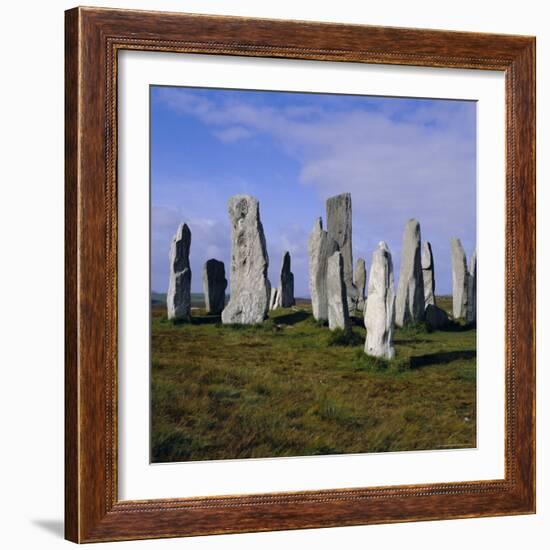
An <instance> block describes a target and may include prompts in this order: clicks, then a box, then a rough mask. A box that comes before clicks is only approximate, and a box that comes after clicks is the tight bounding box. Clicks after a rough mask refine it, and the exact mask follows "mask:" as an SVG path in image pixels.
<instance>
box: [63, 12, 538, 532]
mask: <svg viewBox="0 0 550 550" xmlns="http://www.w3.org/2000/svg"><path fill="white" fill-rule="evenodd" d="M65 48H66V49H65V51H66V183H65V185H66V402H65V407H66V425H65V430H66V499H65V502H66V512H65V518H66V519H65V522H66V538H67V539H69V540H72V541H74V542H99V541H115V540H128V539H146V538H159V537H178V536H189V535H206V534H215V533H238V532H247V531H267V530H280V529H300V528H315V527H330V526H344V525H360V524H371V523H388V522H403V521H417V520H434V519H452V518H468V517H482V516H496V515H512V514H528V513H534V511H535V407H534V398H535V39H534V38H533V37H526V36H511V35H494V34H479V33H464V32H460V33H459V32H451V31H433V30H420V29H404V28H390V27H371V26H359V25H340V24H325V23H311V22H299V21H282V20H261V19H249V18H238V17H218V16H203V15H187V14H176V13H160V12H140V11H125V10H112V9H100V8H75V9H72V10H69V11H67V12H66V42H65Z"/></svg>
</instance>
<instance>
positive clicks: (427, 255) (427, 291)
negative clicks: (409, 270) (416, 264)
mask: <svg viewBox="0 0 550 550" xmlns="http://www.w3.org/2000/svg"><path fill="white" fill-rule="evenodd" d="M422 278H423V280H424V307H428V306H429V305H430V304H431V305H432V306H435V276H434V257H433V254H432V245H431V244H430V243H429V242H425V243H423V244H422Z"/></svg>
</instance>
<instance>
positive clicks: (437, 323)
mask: <svg viewBox="0 0 550 550" xmlns="http://www.w3.org/2000/svg"><path fill="white" fill-rule="evenodd" d="M424 318H425V320H426V323H427V325H428V326H429V327H431V328H435V329H439V328H443V327H445V326H447V325H448V324H449V316H448V315H447V312H446V311H444V310H443V309H441V308H440V307H437V306H436V305H434V304H428V305H427V306H426V311H425V312H424Z"/></svg>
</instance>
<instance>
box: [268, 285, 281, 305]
mask: <svg viewBox="0 0 550 550" xmlns="http://www.w3.org/2000/svg"><path fill="white" fill-rule="evenodd" d="M278 298H279V289H278V288H275V287H271V295H270V298H269V309H270V310H271V309H275V308H276V307H279V306H278V305H277V302H278Z"/></svg>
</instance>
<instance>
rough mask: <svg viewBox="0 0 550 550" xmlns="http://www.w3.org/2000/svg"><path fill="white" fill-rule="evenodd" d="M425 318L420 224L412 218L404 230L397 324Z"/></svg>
mask: <svg viewBox="0 0 550 550" xmlns="http://www.w3.org/2000/svg"><path fill="white" fill-rule="evenodd" d="M423 318H424V282H423V280H422V262H421V258H420V224H419V223H418V222H417V221H416V220H415V219H411V220H409V221H408V222H407V225H406V226H405V231H404V232H403V244H402V247H401V266H400V268H399V284H398V286H397V299H396V303H395V324H396V325H397V326H398V327H402V326H403V325H405V324H406V323H408V322H414V321H421V320H422V319H423Z"/></svg>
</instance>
